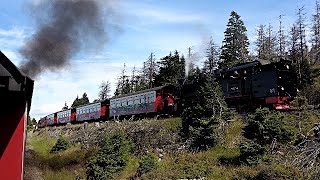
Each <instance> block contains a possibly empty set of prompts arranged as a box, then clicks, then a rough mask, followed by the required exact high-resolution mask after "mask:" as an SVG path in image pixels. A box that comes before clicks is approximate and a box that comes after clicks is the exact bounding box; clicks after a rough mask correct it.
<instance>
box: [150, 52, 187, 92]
mask: <svg viewBox="0 0 320 180" xmlns="http://www.w3.org/2000/svg"><path fill="white" fill-rule="evenodd" d="M158 64H159V73H158V74H157V76H156V78H155V84H156V86H161V85H166V84H175V83H177V82H178V80H179V79H181V78H184V76H185V58H184V56H180V55H179V53H178V51H177V50H176V51H175V52H174V54H173V55H172V53H170V54H169V55H167V56H165V57H163V58H161V59H160V61H159V62H158Z"/></svg>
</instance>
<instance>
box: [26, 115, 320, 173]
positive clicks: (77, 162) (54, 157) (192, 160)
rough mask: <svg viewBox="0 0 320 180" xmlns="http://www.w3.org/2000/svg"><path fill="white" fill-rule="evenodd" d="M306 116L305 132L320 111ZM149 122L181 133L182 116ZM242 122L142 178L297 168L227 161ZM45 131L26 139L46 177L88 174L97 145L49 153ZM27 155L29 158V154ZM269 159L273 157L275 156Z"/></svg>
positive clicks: (135, 160) (131, 168)
mask: <svg viewBox="0 0 320 180" xmlns="http://www.w3.org/2000/svg"><path fill="white" fill-rule="evenodd" d="M305 116H308V117H309V118H307V119H305V121H303V122H302V124H301V126H302V127H307V128H303V132H306V131H307V129H308V128H309V127H311V125H312V124H313V123H314V122H316V121H318V119H319V118H318V117H319V116H318V115H314V114H312V113H311V114H306V115H305ZM297 121H298V120H297V117H296V116H295V117H292V124H293V125H294V126H295V127H297ZM132 123H135V122H132ZM140 123H141V122H140ZM148 124H149V125H150V124H154V125H155V126H159V125H161V127H163V128H164V129H166V130H168V131H166V132H172V133H173V132H175V133H178V130H179V127H180V126H181V119H180V118H175V119H166V120H158V121H149V122H148ZM243 126H244V124H243V122H242V120H241V119H240V118H235V119H234V121H233V122H231V123H230V124H229V125H228V126H227V127H226V136H225V138H224V140H223V141H222V142H221V143H220V144H219V145H218V146H216V147H214V148H211V149H209V150H208V151H204V152H179V153H178V152H176V153H167V154H165V155H164V157H163V159H162V160H161V161H160V162H159V167H158V168H157V169H155V170H152V171H151V172H149V173H147V174H144V175H143V176H142V177H141V179H180V178H189V179H193V178H201V177H205V178H206V179H232V178H239V179H242V178H247V177H253V176H255V175H256V174H257V173H258V172H259V171H260V170H262V169H266V168H270V167H276V169H279V171H294V170H292V169H291V170H287V168H288V167H284V166H279V165H278V164H277V163H278V161H276V160H275V161H273V160H270V161H268V162H264V163H262V164H259V165H257V166H253V167H248V166H240V165H236V164H234V163H228V162H229V161H232V159H236V158H237V157H238V156H239V154H240V150H239V147H238V145H239V143H240V142H241V140H242V139H243V137H242V135H241V134H242V127H243ZM42 131H44V130H41V131H40V135H37V136H36V135H35V134H30V135H29V136H28V138H29V139H28V141H27V147H29V148H31V149H32V150H33V151H34V155H33V157H32V161H33V162H37V163H33V165H34V166H36V167H38V168H39V169H40V170H41V174H42V177H43V178H44V179H75V178H76V177H82V178H85V162H86V160H87V159H88V158H89V157H90V155H92V154H94V152H95V150H96V148H93V150H81V147H80V145H77V146H72V147H71V148H70V149H68V150H66V151H64V152H60V153H57V154H50V153H49V152H50V150H51V148H52V146H53V145H54V143H55V141H56V140H55V139H53V138H50V137H49V136H48V135H46V133H44V132H42ZM145 138H148V137H145ZM159 138H161V137H159ZM274 157H276V156H274ZM26 158H27V161H28V157H26ZM29 158H30V157H29ZM270 159H272V157H271V158H270ZM29 160H30V159H29ZM139 161H140V157H137V156H133V155H132V156H131V157H130V159H129V163H128V165H127V167H126V168H125V169H124V170H123V171H122V172H120V173H119V174H117V175H116V176H115V177H116V178H115V179H130V178H131V177H133V176H134V175H135V173H136V170H137V168H138V166H139ZM298 174H299V173H298ZM297 176H298V175H297ZM26 179H27V178H26Z"/></svg>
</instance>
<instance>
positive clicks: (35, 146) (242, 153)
mask: <svg viewBox="0 0 320 180" xmlns="http://www.w3.org/2000/svg"><path fill="white" fill-rule="evenodd" d="M274 115H275V114H273V113H272V112H270V114H269V115H266V116H265V117H263V118H262V119H261V122H263V123H265V124H263V123H261V125H262V126H263V127H262V128H265V129H264V133H266V132H271V133H275V132H276V131H277V129H276V126H273V123H270V122H271V121H269V120H272V121H273V120H275V119H274V118H276V119H277V118H278V119H279V117H281V118H283V120H284V121H285V126H283V127H284V128H286V129H290V130H291V131H290V132H292V134H291V136H290V137H291V139H290V140H289V141H287V142H286V143H283V142H281V141H280V140H281V139H279V140H278V141H272V142H271V143H269V144H267V145H265V146H262V145H261V146H260V145H252V142H253V141H256V140H255V139H247V138H246V137H245V133H244V131H245V130H246V128H245V127H248V124H249V121H250V118H251V120H255V118H258V117H260V116H259V114H255V115H253V116H250V117H249V116H247V117H238V116H235V117H234V118H233V119H232V120H231V121H230V122H228V124H227V125H226V126H225V127H224V131H223V136H221V137H223V138H222V139H220V141H219V143H217V144H216V145H215V146H214V147H212V148H209V149H208V150H204V151H195V150H190V141H189V140H187V139H184V138H183V136H182V135H181V126H182V120H181V119H180V118H171V119H162V120H143V121H142V120H141V121H122V122H115V121H110V122H99V123H97V122H92V123H88V124H75V125H66V126H58V127H46V128H41V129H38V130H33V131H30V132H28V134H27V142H26V153H25V168H24V169H25V174H24V179H87V175H88V174H90V173H91V176H93V177H95V178H97V177H98V175H97V174H99V173H97V172H102V170H103V172H107V171H108V172H111V173H109V174H108V173H104V177H102V178H101V179H259V178H260V179H261V178H271V179H272V178H273V179H279V178H280V179H281V178H282V179H312V178H316V177H319V176H320V174H319V173H318V174H317V173H316V172H319V162H320V160H319V159H320V156H319V153H318V154H316V152H317V151H320V145H319V142H320V140H319V137H317V134H316V132H317V127H319V128H320V126H317V123H319V119H320V118H319V117H320V114H319V113H318V112H316V111H302V112H296V113H293V112H290V113H287V114H280V115H281V116H279V117H278V116H274ZM282 115H284V116H282ZM248 118H249V119H248ZM275 122H277V121H275ZM269 127H275V129H267V128H269ZM119 132H120V133H119ZM279 132H280V135H281V132H282V131H279ZM262 134H263V133H262ZM61 138H63V139H64V141H67V142H68V143H67V145H65V144H59V143H57V142H59V141H58V139H61ZM262 138H268V137H262ZM64 141H61V142H64ZM53 147H55V148H56V150H57V151H56V152H52V149H53ZM60 150H61V151H60ZM311 152H313V153H311ZM311 166H312V167H311ZM101 167H104V169H100V168H101ZM307 167H309V169H308V168H307ZM94 173H96V174H94ZM102 174H103V173H102ZM95 175H97V176H95Z"/></svg>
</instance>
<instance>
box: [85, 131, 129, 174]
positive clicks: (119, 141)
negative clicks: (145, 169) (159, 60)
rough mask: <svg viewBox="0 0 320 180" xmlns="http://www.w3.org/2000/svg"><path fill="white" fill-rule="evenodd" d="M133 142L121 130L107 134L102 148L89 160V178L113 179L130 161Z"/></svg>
mask: <svg viewBox="0 0 320 180" xmlns="http://www.w3.org/2000/svg"><path fill="white" fill-rule="evenodd" d="M131 150H132V145H131V143H130V142H129V141H128V140H127V139H126V137H125V134H124V132H123V131H121V130H117V131H115V132H114V133H112V134H111V135H110V136H107V137H106V139H105V142H104V143H103V145H102V148H101V149H100V150H99V151H98V152H97V154H96V155H95V156H93V157H92V158H91V159H90V160H89V161H88V162H87V165H86V167H87V172H86V174H87V179H89V180H90V179H92V180H93V179H94V180H104V179H113V178H114V174H115V173H117V172H120V171H121V170H123V169H124V167H125V166H126V165H127V163H128V159H129V154H130V152H131Z"/></svg>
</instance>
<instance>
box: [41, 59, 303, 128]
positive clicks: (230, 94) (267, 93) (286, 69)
mask: <svg viewBox="0 0 320 180" xmlns="http://www.w3.org/2000/svg"><path fill="white" fill-rule="evenodd" d="M294 72H295V71H294V70H293V67H292V65H291V62H290V61H286V60H280V61H278V62H273V63H268V64H262V63H261V62H260V61H253V62H247V63H242V64H238V65H236V66H234V67H232V68H226V69H222V70H216V71H215V79H216V80H217V81H218V82H219V83H220V85H221V87H222V90H223V94H224V96H225V100H226V102H227V104H228V106H229V107H231V108H236V110H237V111H239V112H243V111H250V110H253V109H255V108H257V107H259V106H265V107H269V108H272V109H277V110H284V109H288V108H289V102H290V101H291V100H293V97H294V96H295V95H296V92H297V90H296V88H295V84H296V78H295V77H296V74H295V73H294ZM194 86H197V84H192V83H185V81H183V83H180V84H177V85H166V86H160V87H156V88H152V89H147V90H143V91H139V92H134V93H130V94H124V95H121V96H116V97H112V98H110V99H107V100H105V101H102V102H96V103H91V104H87V105H83V106H80V107H77V108H71V109H68V110H64V111H59V112H56V113H53V114H50V115H48V116H46V117H44V118H41V120H40V121H39V127H45V126H52V125H57V124H65V123H75V122H83V121H91V120H108V119H123V118H126V119H135V118H140V117H154V116H157V115H163V114H166V115H179V114H180V113H181V110H182V108H183V106H181V104H180V103H181V102H182V101H181V98H189V99H190V98H193V94H194V92H193V91H194V89H195V88H193V87H194Z"/></svg>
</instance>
